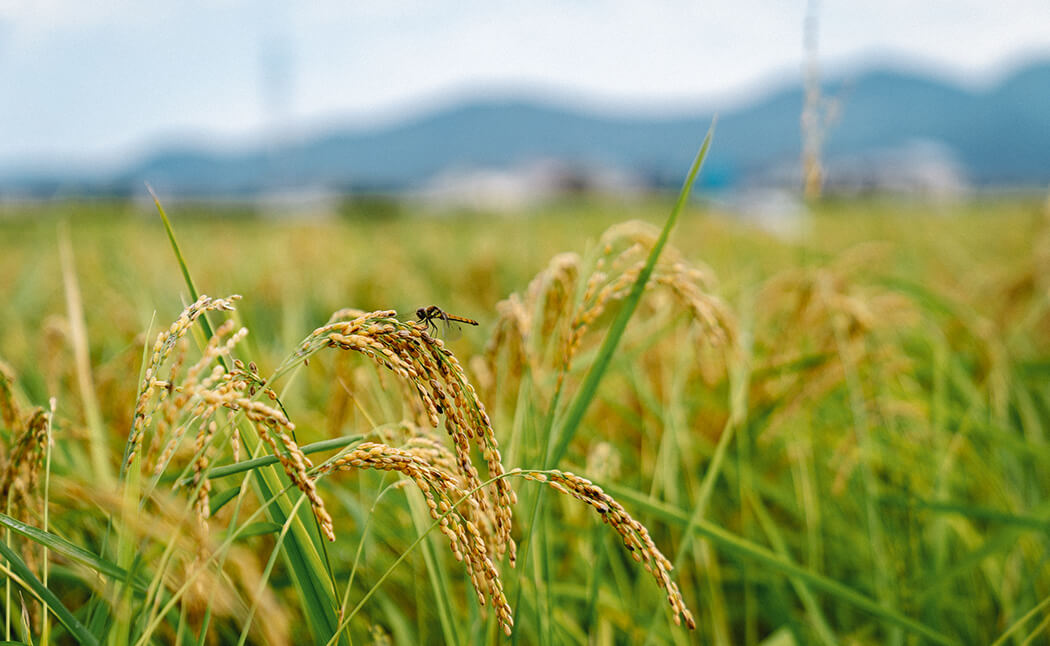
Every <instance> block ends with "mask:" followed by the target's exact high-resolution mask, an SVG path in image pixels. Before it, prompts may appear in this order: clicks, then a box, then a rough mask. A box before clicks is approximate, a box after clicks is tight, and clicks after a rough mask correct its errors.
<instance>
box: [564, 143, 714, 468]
mask: <svg viewBox="0 0 1050 646" xmlns="http://www.w3.org/2000/svg"><path fill="white" fill-rule="evenodd" d="M714 130H715V124H714V123H712V124H711V127H710V129H708V131H707V135H705V136H704V142H703V144H701V145H700V151H699V152H697V154H696V158H695V159H694V160H693V165H692V167H690V169H689V174H688V175H687V176H686V178H685V183H684V184H683V185H682V190H681V191H679V193H678V200H677V201H676V202H675V205H674V208H673V209H671V214H670V215H669V216H668V218H667V221H666V222H664V227H663V229H661V230H660V236H659V237H658V238H657V239H656V243H655V244H653V248H652V250H651V251H650V252H649V258H648V259H647V260H646V263H645V266H644V267H643V268H642V271H641V273H640V274H639V275H638V279H637V280H635V282H634V285H632V286H631V291H630V292H629V293H628V294H627V297H626V298H625V299H624V301H623V304H622V305H621V306H620V311H619V313H618V314H617V315H616V319H615V320H614V321H613V323H612V325H611V326H610V327H609V332H608V333H607V334H606V335H605V339H604V340H603V341H602V345H601V348H600V349H599V350H598V354H597V356H596V357H595V358H594V362H593V363H592V364H591V367H590V369H589V370H588V371H587V375H586V376H585V377H584V379H583V383H582V384H581V385H580V390H579V392H577V393H576V396H575V397H574V398H573V400H572V402H571V403H570V404H569V409H568V411H567V412H566V414H565V418H564V419H563V421H562V423H561V424H559V425H558V426H557V430H556V431H555V432H554V433H552V434H551V438H550V441H551V442H552V443H553V450H552V451H550V453H549V454H548V456H547V460H546V463H545V464H544V468H548V469H549V468H553V467H554V466H556V465H557V464H558V462H559V461H561V459H562V457H564V456H565V452H566V450H568V448H569V443H570V442H571V441H572V438H573V436H575V435H576V431H577V429H578V428H579V426H580V422H581V421H583V416H584V414H585V413H586V412H587V408H588V407H589V406H590V404H591V401H593V400H594V395H595V394H596V393H597V392H598V384H600V383H601V380H602V377H604V376H605V371H606V369H607V368H608V367H609V362H610V361H612V357H613V353H614V352H616V346H617V345H619V343H620V338H621V337H622V336H623V333H624V330H626V329H627V323H628V321H630V320H631V316H632V315H634V310H635V309H636V308H637V307H638V302H639V301H641V299H642V293H643V292H644V291H645V286H646V284H648V282H649V277H650V276H651V275H652V273H653V270H654V269H655V268H656V261H657V260H658V259H659V258H660V252H662V251H663V248H664V245H666V244H667V239H668V238H669V237H670V236H671V230H672V229H673V228H674V225H675V222H677V221H678V216H679V215H680V214H681V213H682V210H683V209H685V205H686V203H687V202H688V201H689V193H690V191H691V190H692V188H693V183H694V182H695V181H696V177H697V175H699V174H700V168H701V167H702V166H703V165H704V159H706V158H707V150H708V148H710V146H711V137H712V135H713V134H714Z"/></svg>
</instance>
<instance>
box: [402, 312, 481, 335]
mask: <svg viewBox="0 0 1050 646" xmlns="http://www.w3.org/2000/svg"><path fill="white" fill-rule="evenodd" d="M416 317H417V318H418V319H419V322H420V323H424V324H426V326H427V330H428V331H429V330H430V329H431V328H433V330H434V332H435V333H436V332H438V323H441V327H442V328H444V330H445V336H446V337H449V338H454V337H455V336H458V335H459V334H460V332H461V331H462V328H461V327H460V324H461V323H462V324H466V325H477V324H478V322H477V321H475V320H474V319H468V318H466V317H465V316H456V315H454V314H449V313H447V312H445V310H443V309H441V308H440V307H438V306H437V305H431V306H430V307H421V308H419V309H418V310H416Z"/></svg>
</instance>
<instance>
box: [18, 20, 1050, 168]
mask: <svg viewBox="0 0 1050 646" xmlns="http://www.w3.org/2000/svg"><path fill="white" fill-rule="evenodd" d="M807 11H809V12H811V15H813V16H816V17H817V25H818V30H817V34H818V38H817V42H818V49H817V51H818V55H819V56H818V60H819V61H820V63H821V65H822V68H823V69H825V70H830V73H834V72H835V71H842V70H848V69H853V68H858V67H864V66H870V65H873V64H876V63H883V64H885V63H887V62H892V63H894V64H897V65H903V66H907V67H909V68H911V69H913V70H914V69H918V70H922V71H932V72H936V73H938V74H941V75H945V76H948V77H951V78H952V79H954V80H957V81H959V82H962V83H968V84H972V85H980V84H984V83H991V82H994V81H995V79H996V78H997V77H998V76H999V75H1001V74H1003V73H1005V72H1007V71H1009V70H1010V69H1011V68H1013V67H1015V66H1017V65H1019V64H1021V63H1022V62H1024V61H1025V60H1028V59H1030V58H1034V57H1042V58H1050V1H1048V0H1003V1H1001V2H989V1H988V0H951V1H948V0H923V1H921V2H915V1H914V0H910V1H904V0H822V1H821V0H812V1H810V2H805V1H802V0H737V1H730V0H720V1H718V2H701V1H698V0H693V1H692V2H689V1H686V0H649V1H647V2H637V1H636V2H627V1H622V0H608V1H598V0H593V1H591V0H558V1H549V0H532V1H531V2H517V3H509V2H499V1H498V0H486V1H484V2H482V1H477V0H460V1H457V2H435V1H416V0H391V1H390V2H382V3H348V2H345V1H338V0H317V1H315V2H302V3H295V2H289V1H287V0H261V1H259V0H256V1H247V0H212V1H211V2H201V1H197V0H188V1H185V2H166V3H160V2H142V1H141V0H138V1H134V2H133V1H131V0H95V1H93V2H83V0H22V1H12V0H0V164H2V165H3V166H5V167H11V166H12V165H14V166H18V165H22V164H24V165H27V166H29V165H40V164H49V163H55V164H74V165H76V164H99V165H100V166H101V165H106V164H112V165H119V164H121V163H125V162H127V161H128V160H129V159H130V158H131V157H134V156H135V155H138V154H143V153H144V152H145V151H148V150H149V149H150V147H151V146H154V145H157V144H159V143H162V142H163V143H170V142H184V143H191V144H192V143H204V144H209V145H222V144H228V145H239V144H245V143H248V142H251V141H253V140H256V139H257V138H258V137H259V136H260V135H262V134H266V133H270V134H272V133H305V132H310V131H321V130H323V128H324V127H325V126H327V125H331V124H350V125H359V126H367V125H374V124H381V123H384V122H391V121H394V120H396V119H398V118H403V117H405V116H410V115H413V114H419V113H422V112H425V111H426V110H427V109H430V108H433V107H434V106H435V105H436V104H448V103H451V102H454V101H456V100H457V99H462V98H464V97H476V96H480V95H483V94H485V93H487V92H496V93H499V94H518V95H522V94H524V95H528V96H547V97H554V98H556V99H557V100H558V101H560V102H562V103H566V102H575V103H579V104H582V105H585V106H588V107H591V108H597V109H603V110H606V111H620V112H623V111H634V112H648V113H654V112H655V113H659V112H683V111H687V110H690V109H701V108H702V109H705V110H706V109H713V110H724V109H727V108H729V107H732V106H733V105H736V104H738V103H739V102H741V101H744V100H745V99H746V98H747V97H748V96H754V95H755V94H757V93H761V92H762V91H763V90H766V89H768V88H770V87H771V86H773V85H776V84H778V83H784V82H787V81H788V80H791V79H794V78H798V77H799V75H800V71H801V69H802V65H803V62H804V60H805V54H804V48H803V24H804V21H805V17H806V15H807Z"/></svg>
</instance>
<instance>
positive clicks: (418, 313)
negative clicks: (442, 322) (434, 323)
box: [416, 307, 427, 321]
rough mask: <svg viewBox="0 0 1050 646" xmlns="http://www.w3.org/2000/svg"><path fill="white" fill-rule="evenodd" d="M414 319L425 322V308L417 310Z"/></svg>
mask: <svg viewBox="0 0 1050 646" xmlns="http://www.w3.org/2000/svg"><path fill="white" fill-rule="evenodd" d="M416 318H418V319H419V320H420V321H423V320H426V318H427V308H425V307H421V308H419V309H418V310H416Z"/></svg>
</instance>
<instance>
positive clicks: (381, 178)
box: [0, 61, 1050, 197]
mask: <svg viewBox="0 0 1050 646" xmlns="http://www.w3.org/2000/svg"><path fill="white" fill-rule="evenodd" d="M823 94H824V96H825V97H828V98H829V99H830V101H831V104H830V105H832V106H833V108H834V109H833V114H835V115H837V116H836V117H835V118H834V119H833V120H832V122H831V123H830V125H829V127H828V128H827V130H826V132H825V133H824V135H825V137H824V145H823V150H824V156H825V159H826V161H827V168H828V177H829V179H834V177H835V169H836V167H837V166H838V167H841V168H850V169H856V168H857V164H858V160H862V162H861V167H863V168H868V167H869V166H870V165H871V164H875V165H878V164H880V163H881V164H884V165H885V164H890V165H892V164H896V163H898V161H897V160H899V159H900V155H897V154H895V153H894V151H907V150H910V149H912V148H914V147H915V146H916V145H917V144H921V145H923V146H933V147H935V148H936V150H938V151H940V157H939V158H940V159H944V160H947V161H948V163H950V164H951V165H952V167H953V168H954V169H956V170H957V171H958V173H959V174H960V176H961V177H962V178H963V179H964V180H965V182H966V183H967V184H971V185H974V186H978V187H1000V186H1011V187H1017V186H1021V187H1032V188H1045V187H1046V185H1047V183H1048V182H1050V61H1042V62H1033V63H1030V64H1028V65H1026V66H1024V67H1022V68H1019V69H1016V70H1014V71H1013V73H1011V74H1009V75H1006V76H1004V77H1003V78H1001V79H1000V80H999V81H998V82H996V83H994V84H992V85H989V86H986V87H982V88H980V89H973V88H966V87H962V86H960V85H956V84H953V83H951V82H948V81H945V80H943V79H938V78H935V77H932V76H923V75H920V74H917V73H908V72H904V71H901V70H899V69H874V70H869V71H866V72H861V73H856V74H854V75H852V76H850V77H846V78H842V79H838V80H835V81H832V82H828V83H827V84H825V86H824V87H823ZM802 105H803V91H802V87H801V85H800V84H799V83H794V84H791V83H787V84H785V85H783V86H782V87H781V88H779V89H776V90H771V91H769V92H767V93H765V94H763V95H761V96H758V97H757V98H755V99H754V100H752V101H751V102H749V103H746V104H744V105H742V106H739V107H737V108H734V109H729V110H725V111H723V112H721V114H719V115H718V122H717V128H716V133H715V138H714V144H713V146H712V149H711V154H710V156H709V158H708V162H707V165H706V167H705V171H704V175H703V178H704V179H703V181H704V182H705V183H706V184H707V185H708V186H729V187H731V186H738V185H747V184H755V183H758V184H761V183H764V182H776V181H778V180H777V178H783V177H784V176H785V174H790V173H792V172H795V173H796V174H797V167H798V159H799V156H800V148H801V136H800V126H799V124H800V113H801V109H802ZM712 116H713V113H712V112H710V111H701V110H698V111H696V113H693V114H682V115H679V116H659V117H654V116H645V115H622V114H621V115H613V114H609V113H605V114H603V113H601V112H599V111H595V110H584V109H580V108H574V107H570V106H566V105H563V104H562V105H558V104H554V103H552V102H549V101H543V100H535V99H529V98H501V99H484V100H474V101H464V102H462V103H459V104H455V105H451V106H446V107H443V108H440V109H435V110H434V111H432V112H430V113H426V114H423V115H419V116H415V117H413V118H410V119H406V120H404V121H401V122H397V123H393V124H388V125H386V126H383V127H381V128H374V129H362V128H350V127H347V128H339V127H332V128H330V129H328V130H327V131H325V132H322V133H320V134H315V135H313V136H310V137H308V138H301V139H297V140H293V139H286V140H284V141H281V142H266V143H260V144H259V145H257V146H255V147H249V148H245V149H241V150H227V149H209V148H207V147H181V148H180V147H174V146H172V147H164V148H161V149H158V150H156V151H155V152H153V153H152V154H150V155H147V156H146V157H145V158H143V159H140V160H136V161H134V162H133V163H129V164H128V165H127V166H126V167H125V168H123V169H121V170H118V171H116V172H113V173H111V174H108V175H106V176H97V175H96V176H87V175H84V174H78V173H76V172H65V173H63V172H51V173H47V174H42V173H41V174H29V173H21V174H19V173H9V174H7V175H6V176H0V196H2V195H3V194H4V193H7V194H23V195H25V194H28V195H35V196H39V197H50V196H63V195H70V194H79V193H89V194H107V193H108V194H128V193H138V192H141V190H142V188H141V187H142V183H143V182H149V183H151V184H152V185H154V186H156V187H158V189H162V190H164V191H165V192H168V193H174V194H183V195H191V196H251V195H257V194H262V193H266V192H270V191H279V190H301V189H315V188H320V189H324V190H332V191H355V190H357V191H381V192H385V191H391V192H395V191H400V190H414V189H419V188H421V187H424V186H426V185H427V184H428V183H429V182H432V181H434V180H435V178H438V177H440V176H441V175H442V174H443V173H448V172H450V171H460V172H470V171H474V170H485V169H504V170H507V169H515V168H521V167H524V166H526V165H528V164H530V163H536V162H538V161H556V162H557V163H558V164H560V165H562V166H564V167H566V168H578V169H614V170H617V171H621V172H623V173H628V174H630V175H631V176H633V177H637V178H641V180H642V181H644V182H645V183H646V184H648V185H652V186H657V187H660V186H674V185H677V184H678V183H680V181H681V178H682V177H683V176H684V174H685V172H686V170H687V169H688V167H689V164H690V162H691V160H692V157H693V155H694V154H695V152H696V150H697V147H698V145H699V142H700V140H701V139H702V138H703V136H704V133H705V132H706V131H707V128H708V126H709V125H710V122H711V119H712ZM872 160H874V161H872ZM880 160H881V161H880ZM793 169H794V170H793Z"/></svg>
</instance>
